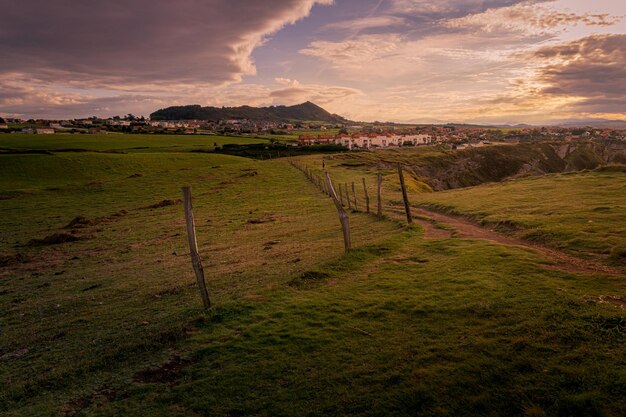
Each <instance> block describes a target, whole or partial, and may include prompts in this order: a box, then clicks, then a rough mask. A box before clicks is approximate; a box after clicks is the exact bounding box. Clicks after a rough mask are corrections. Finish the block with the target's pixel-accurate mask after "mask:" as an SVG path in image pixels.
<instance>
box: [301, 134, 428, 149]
mask: <svg viewBox="0 0 626 417" xmlns="http://www.w3.org/2000/svg"><path fill="white" fill-rule="evenodd" d="M433 142H434V138H433V137H432V136H431V135H423V134H415V135H405V134H398V133H356V134H352V135H349V134H343V135H342V134H340V135H300V136H299V138H298V145H299V146H310V145H342V146H345V147H346V148H348V149H353V148H356V149H370V148H388V147H395V146H417V145H428V144H431V143H433Z"/></svg>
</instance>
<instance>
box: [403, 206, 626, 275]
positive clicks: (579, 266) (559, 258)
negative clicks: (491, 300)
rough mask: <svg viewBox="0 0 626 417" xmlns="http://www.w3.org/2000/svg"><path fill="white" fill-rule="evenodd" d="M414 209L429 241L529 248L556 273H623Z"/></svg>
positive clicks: (446, 217) (420, 209)
mask: <svg viewBox="0 0 626 417" xmlns="http://www.w3.org/2000/svg"><path fill="white" fill-rule="evenodd" d="M414 210H415V212H416V214H418V215H420V216H423V217H426V218H428V219H430V221H426V220H416V221H417V222H418V223H419V224H420V225H421V226H423V227H424V230H425V233H426V237H427V238H430V239H441V238H449V237H452V236H455V237H460V238H467V239H480V240H486V241H489V242H494V243H498V244H501V245H508V246H520V247H525V248H530V249H533V250H535V251H537V252H539V253H541V254H542V255H543V256H545V257H546V258H548V259H550V260H552V261H554V262H555V264H554V266H553V267H554V268H556V269H559V270H563V271H568V272H602V273H605V274H611V275H624V273H623V272H621V271H619V270H617V269H614V268H611V267H609V266H606V265H601V264H598V263H595V262H593V261H588V260H585V259H580V258H577V257H575V256H572V255H568V254H566V253H564V252H561V251H559V250H556V249H552V248H548V247H546V246H542V245H538V244H535V243H530V242H526V241H523V240H520V239H515V238H513V237H509V236H506V235H503V234H502V233H498V232H496V231H495V230H492V229H488V228H485V227H482V226H479V225H477V224H475V223H472V222H471V221H469V220H467V219H463V218H460V217H455V216H451V215H448V214H443V213H438V212H435V211H431V210H426V209H423V208H417V209H414ZM433 222H436V223H444V224H446V225H447V226H449V227H451V228H452V229H454V230H453V231H449V230H444V229H440V228H437V227H436V226H435V225H434V224H433Z"/></svg>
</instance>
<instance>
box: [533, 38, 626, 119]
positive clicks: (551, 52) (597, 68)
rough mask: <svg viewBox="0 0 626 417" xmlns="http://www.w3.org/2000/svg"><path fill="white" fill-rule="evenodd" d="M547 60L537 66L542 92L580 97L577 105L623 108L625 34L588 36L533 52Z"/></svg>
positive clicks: (615, 110)
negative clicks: (542, 65) (542, 64)
mask: <svg viewBox="0 0 626 417" xmlns="http://www.w3.org/2000/svg"><path fill="white" fill-rule="evenodd" d="M532 56H533V57H534V58H535V59H539V60H542V61H548V62H549V64H548V65H546V66H544V67H541V68H540V69H539V74H538V77H537V80H538V81H539V82H541V83H543V84H544V85H545V87H543V89H542V90H541V92H542V93H543V94H546V95H552V96H574V97H579V98H580V99H581V101H580V102H578V103H577V104H576V107H578V108H579V109H584V110H585V111H591V112H603V113H619V112H624V109H625V108H626V70H625V68H626V35H601V36H600V35H596V36H589V37H586V38H583V39H580V40H577V41H574V42H569V43H566V44H561V45H555V46H550V47H545V48H541V49H539V50H537V51H536V52H534V53H533V55H532Z"/></svg>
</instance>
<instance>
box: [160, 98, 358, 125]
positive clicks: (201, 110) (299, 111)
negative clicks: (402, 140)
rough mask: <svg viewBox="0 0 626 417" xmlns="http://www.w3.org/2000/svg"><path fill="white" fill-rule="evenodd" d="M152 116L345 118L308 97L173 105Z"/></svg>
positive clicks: (277, 119)
mask: <svg viewBox="0 0 626 417" xmlns="http://www.w3.org/2000/svg"><path fill="white" fill-rule="evenodd" d="M150 119H152V120H213V121H219V120H230V119H247V120H256V121H274V122H290V121H316V122H326V123H346V122H348V120H346V119H344V118H343V117H341V116H338V115H336V114H331V113H329V112H327V111H326V110H324V109H323V108H321V107H320V106H318V105H316V104H314V103H311V102H310V101H307V102H305V103H302V104H297V105H295V106H270V107H251V106H241V107H210V106H209V107H202V106H200V105H197V104H196V105H190V106H172V107H168V108H165V109H160V110H157V111H155V112H154V113H152V114H151V115H150Z"/></svg>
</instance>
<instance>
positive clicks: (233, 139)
mask: <svg viewBox="0 0 626 417" xmlns="http://www.w3.org/2000/svg"><path fill="white" fill-rule="evenodd" d="M264 142H266V140H264V139H257V138H248V137H243V136H214V135H145V134H137V135H128V134H121V133H107V134H93V135H91V134H83V135H81V134H55V135H36V134H15V133H14V134H4V135H0V150H2V149H13V150H33V149H34V150H49V151H62V150H90V151H100V152H108V151H112V152H133V153H134V152H150V153H153V152H188V151H192V150H201V151H209V150H213V149H214V148H215V145H217V146H222V145H224V144H230V143H233V144H239V145H247V144H251V143H264Z"/></svg>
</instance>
